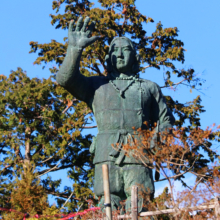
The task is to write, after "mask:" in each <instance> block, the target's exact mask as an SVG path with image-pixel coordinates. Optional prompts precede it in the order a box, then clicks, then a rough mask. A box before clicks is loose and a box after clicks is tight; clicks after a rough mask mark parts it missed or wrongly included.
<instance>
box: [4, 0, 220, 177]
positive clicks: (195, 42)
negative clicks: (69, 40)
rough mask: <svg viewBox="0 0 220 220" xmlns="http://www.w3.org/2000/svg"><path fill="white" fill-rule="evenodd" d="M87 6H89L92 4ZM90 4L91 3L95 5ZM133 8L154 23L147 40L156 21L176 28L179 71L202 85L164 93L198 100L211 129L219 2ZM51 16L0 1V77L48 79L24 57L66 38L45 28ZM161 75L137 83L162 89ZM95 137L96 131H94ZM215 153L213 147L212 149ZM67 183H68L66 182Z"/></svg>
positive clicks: (39, 5) (217, 76) (38, 2)
mask: <svg viewBox="0 0 220 220" xmlns="http://www.w3.org/2000/svg"><path fill="white" fill-rule="evenodd" d="M91 1H92V0H91ZM94 2H95V1H94ZM136 5H137V8H138V9H139V10H140V12H141V13H142V14H145V15H147V16H149V17H152V18H153V19H154V21H155V22H154V23H153V24H148V25H146V26H145V30H146V31H147V35H150V33H151V32H152V31H153V30H154V29H155V25H156V23H157V22H159V21H161V22H162V24H163V26H164V27H178V29H179V31H180V32H179V39H181V40H182V41H183V42H184V48H185V49H186V50H187V51H186V53H185V59H186V61H185V63H184V64H183V65H178V67H179V68H190V67H192V68H194V69H195V71H196V73H197V74H198V75H199V76H200V77H201V78H203V79H205V80H206V83H205V84H204V85H203V89H202V91H201V92H202V93H200V92H198V91H193V92H192V93H190V92H189V89H185V88H184V87H183V86H180V87H178V90H177V91H176V92H173V91H170V90H168V89H165V90H163V93H164V94H165V95H167V94H169V95H171V96H173V97H174V98H175V99H178V100H180V101H182V102H187V101H190V100H192V99H193V98H195V97H196V96H197V95H201V98H202V105H204V106H205V109H206V112H205V113H203V114H202V115H201V122H202V128H206V127H207V126H210V125H212V124H213V123H216V124H217V125H218V124H220V117H219V115H218V110H219V109H220V102H219V94H220V73H219V67H218V65H219V64H220V55H219V51H220V43H219V36H220V28H219V22H220V13H219V9H220V1H218V0H211V1H205V0H193V1H192V0H185V1H176V0H166V1H164V0H154V1H148V0H137V1H136ZM51 13H54V12H53V11H52V1H50V0H31V1H30V0H22V1H18V0H11V1H2V2H1V7H0V27H1V31H0V33H1V35H0V36H1V38H0V52H1V53H0V64H1V69H0V74H4V75H7V76H8V75H9V74H10V70H16V69H17V67H21V68H22V69H23V70H26V71H27V74H28V76H30V77H39V78H48V77H49V75H50V73H49V68H50V67H51V66H52V64H48V65H47V66H46V68H45V69H44V70H42V68H41V67H40V66H37V65H33V62H34V61H35V59H36V57H37V55H36V54H29V50H30V46H29V42H30V41H38V42H39V43H47V42H50V41H51V39H55V40H57V41H62V40H63V38H64V37H66V36H67V31H66V30H60V29H58V30H56V29H55V27H54V26H52V25H51V24H50V21H51V19H50V17H49V14H51ZM162 72H163V70H161V71H158V70H154V69H150V68H148V69H147V70H146V73H145V74H141V77H142V78H146V79H150V80H152V81H154V82H156V83H158V84H159V85H163V77H162V75H163V74H162ZM93 133H94V134H95V133H96V131H95V130H93ZM216 147H218V145H216ZM66 181H69V180H66Z"/></svg>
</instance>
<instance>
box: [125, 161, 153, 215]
mask: <svg viewBox="0 0 220 220" xmlns="http://www.w3.org/2000/svg"><path fill="white" fill-rule="evenodd" d="M123 178H124V183H125V185H124V190H125V193H126V196H127V201H126V212H130V209H131V188H132V186H133V185H136V186H138V191H139V193H138V212H141V211H146V209H144V208H143V207H145V204H146V203H148V202H149V201H150V200H152V199H153V196H154V182H153V175H152V170H151V169H149V168H147V167H144V166H142V165H140V164H126V165H124V166H123Z"/></svg>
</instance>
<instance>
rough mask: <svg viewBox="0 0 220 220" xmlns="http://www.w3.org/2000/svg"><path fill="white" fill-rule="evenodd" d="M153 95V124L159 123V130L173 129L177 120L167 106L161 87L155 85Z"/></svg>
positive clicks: (152, 88) (152, 90)
mask: <svg viewBox="0 0 220 220" xmlns="http://www.w3.org/2000/svg"><path fill="white" fill-rule="evenodd" d="M151 94H152V106H151V107H152V108H151V120H152V122H153V123H157V125H158V130H159V131H164V130H165V129H168V128H172V126H173V124H174V122H175V118H174V117H173V114H172V112H171V111H170V109H169V108H168V107H167V105H166V101H165V98H164V96H163V94H162V92H161V89H160V87H159V86H158V85H157V84H156V83H154V84H153V86H152V87H151Z"/></svg>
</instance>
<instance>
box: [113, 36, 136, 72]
mask: <svg viewBox="0 0 220 220" xmlns="http://www.w3.org/2000/svg"><path fill="white" fill-rule="evenodd" d="M110 56H111V62H112V66H113V68H114V69H115V70H117V71H118V72H120V73H131V72H132V71H131V70H132V66H133V64H134V62H135V59H136V57H135V53H134V51H133V49H132V47H131V45H130V43H129V41H128V40H126V39H124V38H117V39H116V40H115V41H114V43H113V45H112V46H111V55H110Z"/></svg>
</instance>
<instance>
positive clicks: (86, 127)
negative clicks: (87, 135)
mask: <svg viewBox="0 0 220 220" xmlns="http://www.w3.org/2000/svg"><path fill="white" fill-rule="evenodd" d="M82 128H85V129H88V128H97V125H94V126H84V127H82Z"/></svg>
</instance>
